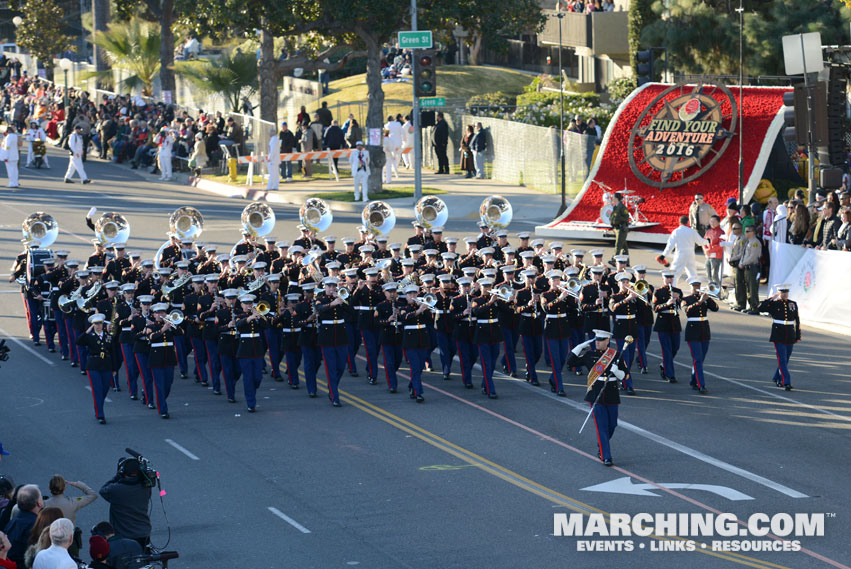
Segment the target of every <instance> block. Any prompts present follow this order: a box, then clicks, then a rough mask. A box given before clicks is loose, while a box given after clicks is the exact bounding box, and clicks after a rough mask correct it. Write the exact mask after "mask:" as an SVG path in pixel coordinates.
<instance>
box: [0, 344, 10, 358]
mask: <svg viewBox="0 0 851 569" xmlns="http://www.w3.org/2000/svg"><path fill="white" fill-rule="evenodd" d="M8 359H9V346H7V345H6V340H0V362H5V361H6V360H8Z"/></svg>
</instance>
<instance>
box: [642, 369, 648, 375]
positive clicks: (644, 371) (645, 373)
mask: <svg viewBox="0 0 851 569" xmlns="http://www.w3.org/2000/svg"><path fill="white" fill-rule="evenodd" d="M641 375H647V368H646V367H643V368H641Z"/></svg>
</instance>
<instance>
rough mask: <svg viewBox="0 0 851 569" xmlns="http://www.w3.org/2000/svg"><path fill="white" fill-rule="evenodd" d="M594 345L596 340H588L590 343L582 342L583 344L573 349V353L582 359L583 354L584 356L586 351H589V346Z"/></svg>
mask: <svg viewBox="0 0 851 569" xmlns="http://www.w3.org/2000/svg"><path fill="white" fill-rule="evenodd" d="M593 343H594V340H588V341H585V342H582V343H581V344H577V345H576V347H575V348H573V350H571V352H572V353H573V355H575V356H576V357H577V358H579V357H582V354H584V353H585V352H586V351H588V348H589V346H591V344H593Z"/></svg>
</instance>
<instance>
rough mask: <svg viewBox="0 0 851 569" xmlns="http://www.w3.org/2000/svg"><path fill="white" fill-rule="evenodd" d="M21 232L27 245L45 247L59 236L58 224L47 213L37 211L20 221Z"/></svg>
mask: <svg viewBox="0 0 851 569" xmlns="http://www.w3.org/2000/svg"><path fill="white" fill-rule="evenodd" d="M21 233H22V234H23V239H22V241H23V242H24V243H25V244H26V246H27V247H38V248H39V249H47V248H48V247H50V246H51V245H53V242H54V241H56V238H57V237H59V224H58V223H57V222H56V220H55V219H54V218H53V216H52V215H50V214H49V213H44V212H43V211H37V212H35V213H31V214H29V215H28V216H27V218H26V219H25V220H24V222H23V223H21Z"/></svg>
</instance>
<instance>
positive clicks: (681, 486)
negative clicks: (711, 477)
mask: <svg viewBox="0 0 851 569" xmlns="http://www.w3.org/2000/svg"><path fill="white" fill-rule="evenodd" d="M659 487H662V488H669V489H671V490H703V491H704V492H712V493H713V494H718V495H719V496H721V497H722V498H727V499H728V500H733V501H738V500H753V498H752V497H751V496H748V495H747V494H743V493H742V492H739V491H738V490H734V489H733V488H728V487H727V486H716V485H714V484H687V483H680V482H663V483H658V484H633V483H632V479H631V478H630V477H629V476H624V477H623V478H617V479H615V480H610V481H609V482H603V483H602V484H596V485H594V486H588V487H587V488H583V490H588V491H589V492H610V493H612V494H632V495H634V496H656V497H658V496H659V494H654V493H653V492H648V490H653V489H658V488H659Z"/></svg>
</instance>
